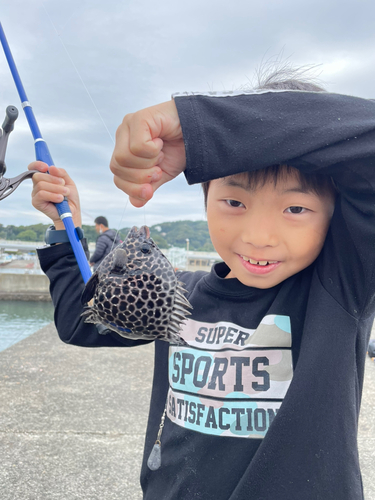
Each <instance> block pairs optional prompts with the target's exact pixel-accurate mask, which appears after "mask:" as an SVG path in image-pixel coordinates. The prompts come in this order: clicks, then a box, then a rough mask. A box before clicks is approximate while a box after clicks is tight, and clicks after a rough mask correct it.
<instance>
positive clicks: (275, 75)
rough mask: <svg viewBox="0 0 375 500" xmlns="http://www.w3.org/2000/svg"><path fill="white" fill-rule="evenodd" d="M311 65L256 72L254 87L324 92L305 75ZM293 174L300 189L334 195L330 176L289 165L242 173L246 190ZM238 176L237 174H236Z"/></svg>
mask: <svg viewBox="0 0 375 500" xmlns="http://www.w3.org/2000/svg"><path fill="white" fill-rule="evenodd" d="M310 69H311V68H309V67H302V68H292V67H290V66H289V65H288V64H285V65H284V66H282V67H279V68H278V69H276V70H274V71H272V72H271V71H268V70H265V71H264V72H263V73H262V72H261V71H259V72H258V74H257V79H258V82H257V85H256V86H254V88H253V89H254V90H265V89H270V90H302V91H306V92H326V90H325V89H324V88H323V87H321V86H319V85H317V83H314V81H313V79H311V78H308V76H306V72H308V71H309V70H310ZM290 174H294V175H295V176H296V177H297V179H298V180H299V182H300V184H301V187H302V189H304V190H306V191H312V192H314V193H316V194H318V195H324V194H334V193H335V187H334V184H333V181H332V179H331V178H330V177H328V176H326V175H319V174H303V173H302V172H300V171H299V170H297V169H296V168H293V167H291V166H289V165H271V166H269V167H267V168H263V169H261V170H255V171H253V172H244V173H243V174H242V175H245V176H247V180H248V185H249V189H256V188H259V187H263V186H264V185H265V184H266V183H267V182H269V181H273V182H274V184H275V185H276V184H277V181H278V180H281V179H282V178H285V177H286V176H287V175H290ZM239 175H241V174H239ZM209 185H210V181H207V182H203V183H202V188H203V194H204V204H205V207H206V208H207V195H208V188H209Z"/></svg>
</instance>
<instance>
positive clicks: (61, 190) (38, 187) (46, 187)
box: [33, 174, 70, 196]
mask: <svg viewBox="0 0 375 500" xmlns="http://www.w3.org/2000/svg"><path fill="white" fill-rule="evenodd" d="M35 175H41V174H35ZM48 177H49V176H48ZM55 179H56V181H55V180H53V182H51V180H50V179H47V180H43V179H42V180H40V181H39V182H37V183H36V184H35V185H34V189H33V192H35V193H38V192H40V191H46V192H47V191H48V192H50V193H57V194H62V195H63V196H68V195H69V194H70V189H69V188H68V187H66V186H65V185H63V184H62V183H61V180H62V181H63V179H58V178H55ZM63 182H64V181H63Z"/></svg>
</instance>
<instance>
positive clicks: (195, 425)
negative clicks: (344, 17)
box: [32, 81, 375, 500]
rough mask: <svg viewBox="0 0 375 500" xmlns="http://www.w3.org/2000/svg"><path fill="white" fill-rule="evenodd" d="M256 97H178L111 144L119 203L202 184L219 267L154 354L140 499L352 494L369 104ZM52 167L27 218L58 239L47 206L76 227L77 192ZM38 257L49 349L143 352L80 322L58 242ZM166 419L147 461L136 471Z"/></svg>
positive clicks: (371, 214)
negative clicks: (122, 195) (176, 336)
mask: <svg viewBox="0 0 375 500" xmlns="http://www.w3.org/2000/svg"><path fill="white" fill-rule="evenodd" d="M270 86H271V88H270ZM270 86H268V88H267V89H263V90H260V91H256V92H239V93H238V94H237V93H230V94H209V95H203V94H184V95H181V96H175V98H174V101H171V102H168V103H163V104H161V105H158V106H154V107H152V108H148V109H146V110H142V111H140V112H138V113H135V114H133V115H128V116H127V117H125V118H124V121H123V124H122V125H121V126H120V127H119V129H118V132H117V141H116V147H115V151H114V155H113V158H112V161H111V170H112V172H113V173H114V174H115V183H116V185H117V186H118V187H119V188H120V189H122V190H124V191H125V192H126V193H127V194H129V195H130V199H131V201H132V203H133V205H135V206H143V205H144V204H145V203H146V202H147V200H149V199H150V198H151V197H152V195H153V192H154V191H155V190H156V189H157V188H158V187H159V186H160V185H161V184H163V183H164V182H167V181H168V180H170V179H171V178H173V177H175V176H176V175H178V174H179V173H180V172H182V171H185V175H186V177H187V179H188V181H189V182H190V183H194V182H204V183H206V184H205V185H204V186H205V192H206V198H207V200H206V201H207V220H208V223H209V229H210V235H211V238H212V241H213V244H214V246H215V248H216V250H217V251H218V253H219V254H220V255H221V257H222V258H223V262H222V263H219V264H217V265H215V266H214V268H213V269H212V271H211V273H202V272H197V273H185V272H184V273H181V275H180V279H181V280H182V281H183V282H184V283H185V286H186V289H187V290H188V298H189V300H190V302H191V304H192V305H193V308H194V309H193V314H192V316H191V317H190V318H189V319H188V320H187V321H186V324H185V325H184V327H183V328H182V332H181V335H182V336H183V338H184V339H185V340H186V341H187V342H188V344H189V347H188V348H186V347H179V346H173V345H168V344H167V343H165V342H160V341H156V342H155V373H154V382H153V392H152V399H151V407H150V414H149V422H148V428H147V435H146V442H145V453H144V461H143V467H142V473H141V484H142V488H143V491H144V498H145V499H147V500H151V499H152V500H155V499H157V500H159V499H160V500H161V499H166V500H167V499H168V500H172V499H174V500H177V499H178V500H182V499H184V500H187V499H189V500H190V499H193V498H194V499H195V498H197V499H204V500H214V499H215V500H228V499H230V500H245V499H246V500H248V499H250V500H275V499H280V500H302V499H303V500H310V499H311V500H313V499H314V500H317V499H319V500H327V499H337V500H358V499H361V498H363V492H362V484H361V476H360V471H359V464H358V452H357V443H356V432H357V421H358V414H359V405H360V397H361V389H362V380H363V371H364V360H365V355H366V348H367V345H368V339H369V332H370V330H371V325H372V322H373V318H374V303H373V302H374V296H375V294H374V291H375V283H374V267H375V259H374V258H373V256H372V253H373V250H374V248H375V231H374V222H375V193H374V182H375V140H374V139H375V104H374V103H373V102H370V101H367V100H364V99H359V98H353V97H348V96H342V95H335V94H328V93H325V92H322V91H321V89H320V88H317V87H315V86H312V87H311V86H310V85H309V84H304V83H301V82H295V81H288V82H281V83H280V82H272V81H271V84H270ZM280 86H281V89H280ZM263 87H267V86H266V85H264V86H263ZM290 89H292V90H290ZM32 167H33V168H35V164H34V165H32ZM39 169H40V170H41V171H45V170H46V168H45V167H43V166H41V165H40V164H39ZM50 172H51V174H52V175H51V176H46V175H45V174H36V175H34V186H35V187H34V191H33V204H34V206H35V207H36V208H38V209H40V210H42V211H44V212H45V213H47V214H49V215H50V217H51V218H52V219H53V220H54V221H55V224H56V228H61V229H62V227H61V222H60V221H59V220H58V217H57V215H56V214H57V213H56V211H55V209H54V207H53V206H51V203H50V202H58V201H61V197H62V195H64V194H68V196H69V199H70V202H71V204H72V210H73V212H74V213H73V216H74V218H75V223H76V225H79V224H80V216H79V201H78V195H77V192H76V189H75V186H74V184H73V183H72V181H71V180H70V178H69V177H68V176H67V175H66V173H65V172H63V171H60V170H59V169H55V168H51V169H50ZM61 179H62V180H63V181H62V182H65V186H64V185H63V184H62V182H61ZM207 183H208V184H207ZM66 188H68V190H70V192H69V191H66ZM64 189H65V191H64ZM39 256H40V260H41V265H42V268H43V269H44V271H45V272H46V274H47V275H48V276H49V278H50V280H51V294H52V297H53V300H54V304H55V307H56V313H55V318H56V325H57V329H58V332H59V335H60V337H61V338H62V340H64V341H65V342H68V343H73V344H77V345H84V346H98V345H100V346H104V345H106V346H119V345H126V346H132V345H136V344H139V343H141V341H138V342H137V341H130V340H129V341H127V340H126V339H121V338H119V336H117V335H116V334H115V333H113V334H110V335H106V336H100V335H98V333H97V331H96V329H95V327H93V325H89V324H84V323H83V321H82V318H80V313H81V311H82V310H81V307H80V305H79V303H78V302H79V301H78V298H79V294H80V292H81V291H82V289H83V284H82V280H81V277H80V275H79V271H78V269H77V266H76V265H75V264H74V257H73V254H72V251H71V249H70V246H69V244H61V245H58V246H55V247H51V248H47V249H44V250H41V251H40V253H39ZM68 266H69V267H70V268H71V269H70V272H69V274H67V273H66V269H68ZM72 290H75V291H76V292H75V293H73V294H72ZM68 311H69V313H68ZM68 315H69V317H70V318H71V319H72V321H71V322H68V321H66V318H67V317H68ZM165 408H166V415H167V417H168V418H166V419H165V422H164V428H163V433H162V436H161V443H162V444H161V450H162V451H161V466H160V468H158V469H157V470H150V468H149V467H148V466H147V459H148V457H149V455H150V452H151V450H152V448H153V446H154V443H155V439H156V436H157V433H158V430H159V426H160V419H161V416H162V415H163V414H164V409H165Z"/></svg>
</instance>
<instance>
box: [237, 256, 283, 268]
mask: <svg viewBox="0 0 375 500" xmlns="http://www.w3.org/2000/svg"><path fill="white" fill-rule="evenodd" d="M242 258H243V259H244V260H246V261H247V262H250V264H256V265H258V266H266V265H267V264H276V262H277V260H254V259H250V258H248V257H244V256H242Z"/></svg>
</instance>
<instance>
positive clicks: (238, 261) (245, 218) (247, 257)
mask: <svg viewBox="0 0 375 500" xmlns="http://www.w3.org/2000/svg"><path fill="white" fill-rule="evenodd" d="M333 210H334V196H333V195H328V194H327V195H318V194H315V193H314V192H312V191H311V192H310V191H309V192H306V191H303V190H302V188H301V184H300V181H299V179H298V176H297V175H294V174H290V175H287V176H283V178H282V179H280V180H278V181H277V183H276V185H275V183H274V182H273V180H272V181H270V182H267V183H266V184H265V185H264V186H263V187H259V188H257V189H249V187H248V185H247V177H246V175H242V174H238V175H234V176H230V177H224V178H223V179H216V180H214V181H211V182H210V186H209V189H208V196H207V221H208V227H209V231H210V236H211V240H212V243H213V245H214V247H215V249H216V251H217V252H218V254H219V255H220V257H221V258H222V259H223V260H224V262H225V263H226V264H227V265H228V267H229V268H230V270H231V271H230V273H229V274H228V276H227V278H237V279H238V280H239V281H240V282H241V283H243V284H244V285H247V286H252V287H256V288H271V287H273V286H275V285H278V284H279V283H281V282H282V281H284V280H285V279H287V278H289V277H290V276H293V274H296V273H298V272H299V271H302V269H305V268H306V267H308V266H309V265H310V264H311V263H312V262H314V260H315V259H316V258H317V256H318V255H319V253H320V251H321V249H322V247H323V244H324V240H325V237H326V234H327V231H328V227H329V224H330V220H331V217H332V214H333Z"/></svg>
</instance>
